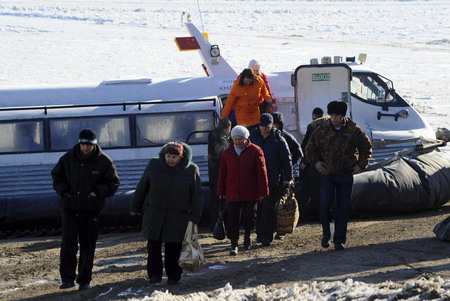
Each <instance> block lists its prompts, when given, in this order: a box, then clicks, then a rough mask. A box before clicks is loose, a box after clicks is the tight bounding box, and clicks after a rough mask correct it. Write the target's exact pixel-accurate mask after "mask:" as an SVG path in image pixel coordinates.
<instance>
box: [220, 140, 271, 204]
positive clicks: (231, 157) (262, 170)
mask: <svg viewBox="0 0 450 301" xmlns="http://www.w3.org/2000/svg"><path fill="white" fill-rule="evenodd" d="M267 183H268V181H267V169H266V161H265V160H264V153H263V151H262V150H261V148H260V147H259V146H257V145H255V144H253V143H251V141H250V140H248V145H247V147H246V148H245V149H244V150H243V151H242V152H241V154H240V156H238V155H237V153H236V151H235V150H234V146H233V145H230V146H229V147H228V148H227V149H226V150H225V151H224V152H223V153H222V159H221V161H220V169H219V178H218V183H217V195H219V196H221V195H226V197H227V201H240V202H242V201H255V200H258V199H259V198H260V197H261V196H266V195H268V194H269V188H268V184H267Z"/></svg>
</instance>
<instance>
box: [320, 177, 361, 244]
mask: <svg viewBox="0 0 450 301" xmlns="http://www.w3.org/2000/svg"><path fill="white" fill-rule="evenodd" d="M352 187H353V175H352V174H351V173H345V174H342V175H330V176H322V178H321V182H320V222H321V224H322V231H323V235H324V236H326V237H331V223H332V221H333V215H334V226H335V231H334V239H333V241H334V243H345V241H346V239H347V224H348V218H349V215H350V200H351V197H352ZM334 201H336V207H335V212H333V209H332V205H333V203H334Z"/></svg>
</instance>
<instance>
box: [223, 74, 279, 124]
mask: <svg viewBox="0 0 450 301" xmlns="http://www.w3.org/2000/svg"><path fill="white" fill-rule="evenodd" d="M261 97H262V98H264V100H265V101H266V102H267V103H268V104H269V105H271V104H272V99H271V97H270V95H269V92H268V90H267V87H266V84H265V83H264V81H263V79H262V78H261V77H259V76H258V75H255V74H253V71H252V69H250V68H246V69H244V70H243V71H242V73H241V74H240V76H239V77H238V78H237V79H236V81H235V82H234V84H233V87H232V88H231V91H230V95H229V96H228V100H227V102H226V103H225V107H224V108H223V111H222V118H224V117H229V116H230V113H231V111H232V110H234V113H235V115H236V123H237V124H238V125H242V126H246V127H251V126H255V125H258V124H259V116H260V111H259V100H260V98H261Z"/></svg>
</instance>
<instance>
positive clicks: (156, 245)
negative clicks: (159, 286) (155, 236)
mask: <svg viewBox="0 0 450 301" xmlns="http://www.w3.org/2000/svg"><path fill="white" fill-rule="evenodd" d="M161 246H162V242H161V241H155V240H149V241H148V242H147V252H148V258H147V274H148V278H152V277H154V276H156V277H158V278H160V279H161V278H162V274H163V259H162V252H161ZM181 247H182V243H181V242H165V243H164V268H165V269H166V274H167V277H168V278H169V279H173V280H177V281H178V280H180V279H181V273H182V272H183V270H182V269H181V267H180V266H179V265H178V260H179V259H180V253H181Z"/></svg>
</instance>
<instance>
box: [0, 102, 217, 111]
mask: <svg viewBox="0 0 450 301" xmlns="http://www.w3.org/2000/svg"><path fill="white" fill-rule="evenodd" d="M207 101H212V102H213V106H217V99H216V98H207V99H191V100H172V101H168V100H149V101H133V102H121V103H100V104H99V103H97V104H80V105H55V106H30V107H8V108H0V112H3V111H27V110H29V111H31V110H44V114H45V115H47V113H48V110H50V109H69V108H70V109H72V108H86V107H113V106H123V111H126V106H132V105H137V106H138V110H141V108H142V105H150V104H177V103H187V102H207Z"/></svg>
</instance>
